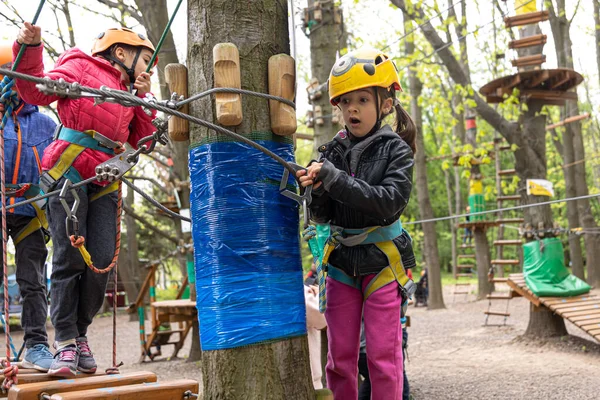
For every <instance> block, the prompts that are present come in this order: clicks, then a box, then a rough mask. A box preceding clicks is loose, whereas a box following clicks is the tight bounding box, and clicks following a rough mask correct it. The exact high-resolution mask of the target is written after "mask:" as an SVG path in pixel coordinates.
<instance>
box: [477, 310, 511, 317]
mask: <svg viewBox="0 0 600 400" xmlns="http://www.w3.org/2000/svg"><path fill="white" fill-rule="evenodd" d="M483 313H484V314H486V315H500V316H502V317H510V313H507V312H502V311H484V312H483Z"/></svg>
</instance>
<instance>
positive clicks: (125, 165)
mask: <svg viewBox="0 0 600 400" xmlns="http://www.w3.org/2000/svg"><path fill="white" fill-rule="evenodd" d="M133 154H135V150H126V151H124V152H123V153H121V154H119V155H116V156H114V157H113V158H111V159H110V160H107V161H104V162H103V163H102V164H100V165H98V166H97V167H96V179H97V180H98V181H100V182H102V181H108V182H115V181H117V180H119V179H120V178H121V177H122V176H123V175H125V173H127V171H129V170H130V169H131V168H133V167H134V166H135V163H136V161H137V157H133V158H135V159H132V160H130V158H132V157H130V156H131V155H133Z"/></svg>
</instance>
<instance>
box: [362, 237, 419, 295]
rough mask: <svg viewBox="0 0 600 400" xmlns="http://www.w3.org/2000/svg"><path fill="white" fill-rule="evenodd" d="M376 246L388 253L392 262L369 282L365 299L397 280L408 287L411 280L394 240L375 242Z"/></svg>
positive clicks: (387, 255)
mask: <svg viewBox="0 0 600 400" xmlns="http://www.w3.org/2000/svg"><path fill="white" fill-rule="evenodd" d="M375 246H377V247H378V248H379V250H381V251H382V252H383V254H385V255H386V257H387V258H388V261H389V263H390V264H389V265H388V266H387V267H385V268H384V269H382V270H381V271H380V272H379V273H378V274H377V276H375V278H373V280H372V281H371V282H369V284H368V285H367V287H366V288H365V292H364V294H363V296H364V298H365V300H366V299H367V298H368V297H369V296H370V295H372V294H373V293H375V292H376V291H377V290H379V289H381V288H382V287H384V286H386V285H387V284H389V283H391V282H394V281H396V282H398V284H399V285H400V286H402V287H406V284H407V283H408V281H409V280H410V279H409V278H408V276H407V275H406V272H405V271H404V266H403V265H402V257H401V256H400V252H399V251H398V248H397V247H396V245H395V244H394V242H393V241H391V240H389V241H387V242H379V243H375Z"/></svg>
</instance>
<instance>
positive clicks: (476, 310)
mask: <svg viewBox="0 0 600 400" xmlns="http://www.w3.org/2000/svg"><path fill="white" fill-rule="evenodd" d="M597 293H598V294H600V291H597ZM444 294H445V301H446V308H445V309H442V310H426V309H425V308H423V307H419V308H411V309H409V314H410V315H411V320H412V326H411V327H410V328H409V359H408V360H407V364H406V368H407V373H408V377H409V381H410V385H411V392H412V393H413V395H414V397H415V399H417V400H420V399H436V400H437V399H478V400H479V399H527V400H534V399H540V400H541V399H544V400H547V399H594V400H597V399H600V344H598V343H597V342H594V340H593V339H592V338H591V337H589V336H587V335H586V334H585V333H584V332H583V331H581V330H580V329H578V328H577V327H575V326H574V325H572V324H570V323H567V329H568V331H569V333H570V336H569V337H567V338H562V339H555V340H545V341H531V340H529V339H525V338H523V337H522V334H523V333H524V332H525V328H526V327H527V322H528V318H529V303H528V301H527V300H525V299H523V298H516V299H513V300H511V301H510V304H509V311H510V313H511V316H510V318H509V319H508V323H507V326H487V327H486V326H483V322H484V315H483V311H484V310H486V309H487V301H478V302H477V301H475V300H474V296H469V298H465V295H460V296H457V297H456V298H455V299H453V296H452V295H451V288H450V287H447V288H446V290H445V293H444ZM453 300H454V301H453ZM497 302H498V305H497V306H496V307H495V309H497V310H502V309H503V308H505V307H506V302H505V301H497ZM491 318H496V319H495V320H491V321H490V322H492V323H496V322H500V323H501V322H502V317H491ZM117 323H118V335H117V345H118V350H117V351H118V361H123V362H124V363H125V365H124V366H123V367H121V369H120V370H121V372H129V371H140V370H148V371H154V372H155V373H156V374H157V375H158V376H159V379H160V380H168V379H177V378H189V379H196V380H198V381H201V379H202V378H201V371H200V366H199V365H198V364H197V363H190V362H187V360H185V358H180V359H175V360H171V361H166V360H163V361H155V362H146V363H142V364H140V363H139V362H138V361H139V354H140V350H139V330H138V324H137V322H130V321H129V317H128V316H127V315H119V316H118V322H117ZM49 329H50V337H51V338H53V336H54V334H53V332H52V329H51V328H49ZM13 337H14V340H15V341H16V343H20V341H21V338H22V332H15V333H14V335H13ZM89 340H90V346H91V347H92V350H93V351H94V353H95V354H96V357H97V359H98V362H99V365H100V367H101V368H106V367H107V366H109V365H110V363H111V358H112V355H111V354H112V353H111V352H112V350H111V349H112V318H107V317H99V318H97V319H96V321H95V322H94V324H93V325H92V326H91V329H90V332H89ZM0 341H1V339H0ZM190 343H191V338H190V337H188V339H187V341H186V345H185V346H184V348H183V349H182V350H181V351H180V353H179V354H180V356H182V357H183V356H186V355H187V354H188V353H189V348H190ZM170 349H171V346H165V348H164V352H165V353H166V354H170ZM291 400H292V399H291Z"/></svg>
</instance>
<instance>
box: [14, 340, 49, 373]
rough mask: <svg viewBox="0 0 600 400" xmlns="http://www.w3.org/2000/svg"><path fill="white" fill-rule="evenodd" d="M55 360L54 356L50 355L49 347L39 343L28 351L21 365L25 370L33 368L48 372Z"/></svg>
mask: <svg viewBox="0 0 600 400" xmlns="http://www.w3.org/2000/svg"><path fill="white" fill-rule="evenodd" d="M53 360H54V356H53V355H52V353H50V350H49V349H48V346H46V345H45V344H41V343H39V344H36V345H35V346H33V347H30V348H28V349H27V351H26V352H25V358H24V359H23V362H22V363H21V365H22V366H23V368H33V369H37V370H38V371H42V372H48V370H49V369H50V366H51V365H52V361H53Z"/></svg>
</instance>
